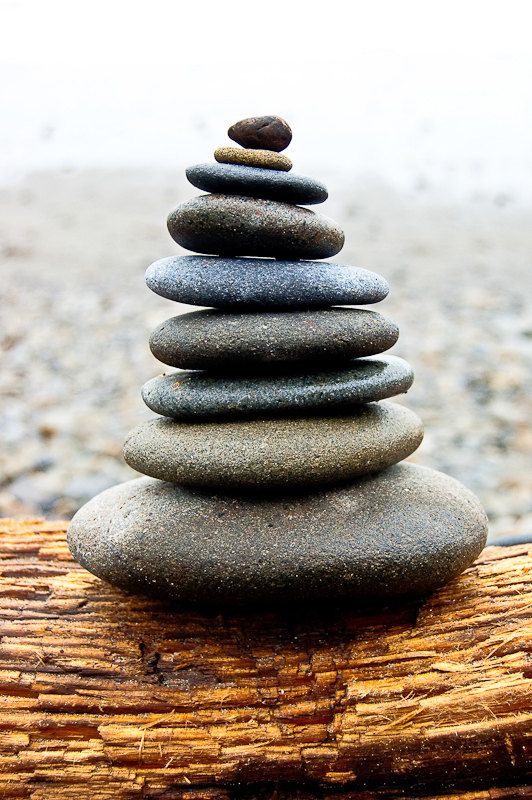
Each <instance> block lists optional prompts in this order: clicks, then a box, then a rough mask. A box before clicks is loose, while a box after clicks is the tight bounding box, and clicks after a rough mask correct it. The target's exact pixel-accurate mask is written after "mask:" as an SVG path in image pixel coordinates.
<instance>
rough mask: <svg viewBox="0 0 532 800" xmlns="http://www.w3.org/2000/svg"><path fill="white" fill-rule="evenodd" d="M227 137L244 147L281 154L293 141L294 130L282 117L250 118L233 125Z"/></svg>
mask: <svg viewBox="0 0 532 800" xmlns="http://www.w3.org/2000/svg"><path fill="white" fill-rule="evenodd" d="M227 135H228V136H229V138H230V139H232V140H233V142H237V144H240V145H242V147H251V148H264V149H265V150H275V151H276V152H277V153H279V152H280V151H281V150H284V149H285V148H286V147H288V145H289V144H290V142H291V141H292V130H291V128H290V125H289V124H288V122H286V121H285V120H284V119H282V118H281V117H248V118H247V119H241V120H239V122H235V124H234V125H231V127H230V128H229V130H228V131H227Z"/></svg>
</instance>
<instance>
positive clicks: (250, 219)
mask: <svg viewBox="0 0 532 800" xmlns="http://www.w3.org/2000/svg"><path fill="white" fill-rule="evenodd" d="M168 230H169V231H170V235H171V236H172V238H173V239H174V240H175V241H176V242H177V243H178V244H180V245H181V246H182V247H185V248H186V249H187V250H193V251H194V252H196V253H212V254H214V255H228V256H272V257H278V258H289V259H299V258H309V259H312V258H328V257H329V256H335V255H336V254H337V253H339V252H340V250H341V249H342V247H343V245H344V233H343V231H342V230H341V229H340V228H339V227H338V226H337V225H336V223H335V222H333V221H332V220H330V219H329V218H328V217H324V216H323V215H321V214H316V213H315V212H314V211H310V209H308V208H300V207H299V206H293V205H289V204H288V203H279V202H277V201H275V200H257V199H256V198H253V197H241V196H235V195H226V194H207V195H200V197H195V198H194V199H192V200H187V201H186V202H185V203H182V204H181V205H179V206H178V207H177V208H176V209H175V211H172V212H171V214H170V216H169V217H168Z"/></svg>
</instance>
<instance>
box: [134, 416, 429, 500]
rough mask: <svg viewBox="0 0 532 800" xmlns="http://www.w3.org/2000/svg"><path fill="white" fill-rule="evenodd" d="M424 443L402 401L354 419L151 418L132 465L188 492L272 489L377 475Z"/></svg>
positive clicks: (137, 440) (137, 435)
mask: <svg viewBox="0 0 532 800" xmlns="http://www.w3.org/2000/svg"><path fill="white" fill-rule="evenodd" d="M422 439H423V428H422V424H421V420H420V419H419V417H417V416H416V414H414V413H413V412H412V411H409V410H408V409H407V408H404V407H403V406H400V405H396V404H395V403H387V402H383V403H370V404H369V405H365V406H359V407H357V408H355V409H353V410H352V411H351V412H350V414H349V416H338V417H303V418H298V417H294V418H284V417H283V418H280V419H257V420H245V421H238V422H232V421H225V422H220V421H218V422H202V423H198V424H195V423H191V422H176V421H175V420H171V419H168V418H162V417H160V418H159V419H155V420H150V421H149V422H144V423H142V424H141V425H137V427H136V428H133V430H132V431H131V432H130V433H129V435H128V437H127V438H126V441H125V444H124V457H125V459H126V461H127V463H128V464H129V465H130V467H133V469H136V470H138V471H139V472H142V473H143V474H144V475H149V476H150V477H152V478H159V479H160V480H163V481H171V482H172V483H180V484H183V485H186V486H208V487H224V488H228V489H236V488H257V487H260V488H261V489H271V488H275V487H287V486H299V487H301V486H315V485H317V484H318V485H323V484H326V483H338V482H340V481H346V480H350V479H352V478H354V477H356V476H357V475H366V474H368V473H371V472H378V471H379V470H381V469H384V468H385V467H389V466H390V465H391V464H396V463H397V462H398V461H402V460H403V458H406V457H407V456H409V455H410V454H411V453H413V452H414V450H416V449H417V448H418V447H419V445H420V444H421V440H422Z"/></svg>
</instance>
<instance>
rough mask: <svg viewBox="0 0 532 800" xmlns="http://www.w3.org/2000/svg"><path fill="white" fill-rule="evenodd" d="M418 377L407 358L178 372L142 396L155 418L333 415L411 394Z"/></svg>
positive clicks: (149, 385)
mask: <svg viewBox="0 0 532 800" xmlns="http://www.w3.org/2000/svg"><path fill="white" fill-rule="evenodd" d="M413 379H414V374H413V372H412V368H411V367H410V365H409V364H408V363H407V362H406V361H403V359H402V358H397V357H396V356H378V357H377V356H374V357H371V358H358V359H355V360H354V361H351V362H349V363H348V364H346V365H345V366H343V367H341V368H337V369H328V370H323V371H322V372H311V373H309V372H306V371H303V372H295V371H294V369H293V368H291V369H290V370H289V371H288V370H287V371H284V372H279V371H276V372H275V373H273V374H271V375H236V376H233V377H231V376H225V375H220V376H217V375H212V374H209V373H206V372H174V373H172V374H171V375H159V376H158V377H157V378H153V379H152V380H151V381H148V382H147V383H146V384H144V386H143V387H142V398H143V400H144V402H145V403H146V405H147V406H148V407H149V408H151V410H152V411H155V413H156V414H162V415H163V416H165V417H172V418H174V419H179V420H192V421H193V420H198V419H216V418H242V417H249V416H257V415H264V414H267V415H278V414H281V415H282V414H290V415H295V414H305V413H309V412H310V413H312V412H317V411H324V412H329V413H334V412H335V411H342V410H343V411H344V412H345V411H347V410H348V409H350V408H352V407H353V406H356V405H357V404H361V403H370V402H373V401H375V400H384V399H385V398H387V397H393V396H394V395H397V394H401V393H403V392H406V391H408V389H409V388H410V386H411V385H412V381H413Z"/></svg>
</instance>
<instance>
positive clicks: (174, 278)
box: [146, 256, 389, 309]
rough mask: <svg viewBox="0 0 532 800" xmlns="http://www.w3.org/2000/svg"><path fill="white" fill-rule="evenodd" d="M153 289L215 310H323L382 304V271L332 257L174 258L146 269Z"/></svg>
mask: <svg viewBox="0 0 532 800" xmlns="http://www.w3.org/2000/svg"><path fill="white" fill-rule="evenodd" d="M146 283H147V285H148V286H149V288H150V289H151V290H152V291H153V292H155V293H156V294H159V295H161V296H162V297H167V298H168V299H169V300H177V302H179V303H188V304H190V305H195V306H214V307H215V308H234V309H238V308H245V309H262V308H297V307H300V308H313V307H315V308H323V307H326V306H334V305H364V304H366V303H378V302H379V300H382V299H383V298H384V297H386V295H387V294H388V288H389V287H388V283H387V282H386V281H385V280H384V278H383V277H382V276H381V275H377V273H375V272H370V271H369V270H367V269H360V268H359V267H349V266H347V265H345V264H334V263H332V262H330V261H277V260H276V259H273V258H221V257H216V256H174V257H171V258H161V259H159V261H156V262H155V263H154V264H151V266H149V267H148V269H147V271H146Z"/></svg>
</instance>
